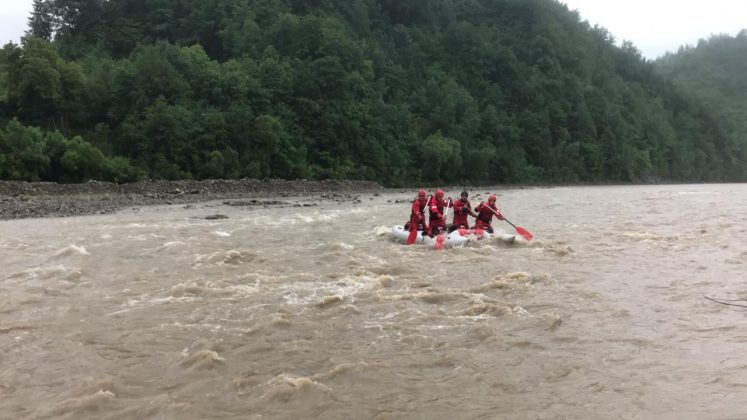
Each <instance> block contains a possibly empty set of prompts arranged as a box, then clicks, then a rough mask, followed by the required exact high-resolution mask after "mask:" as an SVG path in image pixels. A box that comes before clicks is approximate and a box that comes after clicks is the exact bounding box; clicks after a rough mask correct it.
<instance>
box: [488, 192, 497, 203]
mask: <svg viewBox="0 0 747 420" xmlns="http://www.w3.org/2000/svg"><path fill="white" fill-rule="evenodd" d="M497 199H498V197H496V196H495V194H490V197H488V201H490V202H495V200H497Z"/></svg>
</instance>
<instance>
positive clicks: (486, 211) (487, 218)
mask: <svg viewBox="0 0 747 420" xmlns="http://www.w3.org/2000/svg"><path fill="white" fill-rule="evenodd" d="M491 209H492V210H491ZM475 212H477V220H479V221H481V222H483V223H485V224H486V225H488V226H490V222H491V221H492V220H493V216H495V217H497V218H498V220H503V216H501V212H500V211H498V207H496V205H495V204H493V205H492V206H491V205H490V204H488V203H480V204H478V205H477V207H475Z"/></svg>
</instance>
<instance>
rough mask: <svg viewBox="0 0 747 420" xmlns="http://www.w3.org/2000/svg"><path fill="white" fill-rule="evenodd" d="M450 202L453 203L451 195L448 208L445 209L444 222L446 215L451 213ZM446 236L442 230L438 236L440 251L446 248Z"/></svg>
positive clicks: (447, 204)
mask: <svg viewBox="0 0 747 420" xmlns="http://www.w3.org/2000/svg"><path fill="white" fill-rule="evenodd" d="M449 203H451V197H449V201H447V202H446V210H445V211H444V222H445V221H446V216H447V215H448V214H449ZM445 238H446V234H445V233H444V232H441V233H439V234H438V236H437V237H436V249H438V250H439V251H440V250H442V249H444V239H445Z"/></svg>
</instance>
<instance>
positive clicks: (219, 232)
mask: <svg viewBox="0 0 747 420" xmlns="http://www.w3.org/2000/svg"><path fill="white" fill-rule="evenodd" d="M213 235H216V236H220V237H223V238H228V237H229V236H231V234H230V233H228V232H223V231H221V230H216V231H214V232H213Z"/></svg>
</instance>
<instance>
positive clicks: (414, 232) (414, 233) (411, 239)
mask: <svg viewBox="0 0 747 420" xmlns="http://www.w3.org/2000/svg"><path fill="white" fill-rule="evenodd" d="M417 238H418V227H417V226H413V224H412V223H411V224H410V234H409V235H408V236H407V242H405V243H406V244H407V245H412V244H414V243H415V239H417Z"/></svg>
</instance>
